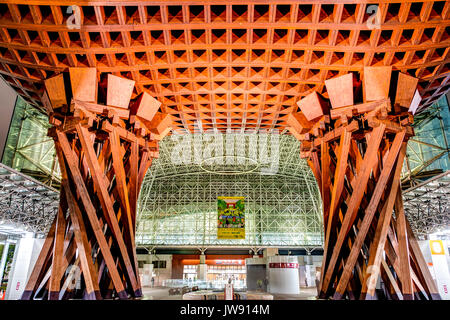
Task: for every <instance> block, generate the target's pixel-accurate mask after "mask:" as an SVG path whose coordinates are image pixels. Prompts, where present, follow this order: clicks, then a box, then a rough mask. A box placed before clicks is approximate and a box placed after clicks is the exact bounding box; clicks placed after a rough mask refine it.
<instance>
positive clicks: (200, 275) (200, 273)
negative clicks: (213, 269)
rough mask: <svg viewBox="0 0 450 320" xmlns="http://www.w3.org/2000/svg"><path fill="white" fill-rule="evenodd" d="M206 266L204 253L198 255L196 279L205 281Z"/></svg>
mask: <svg viewBox="0 0 450 320" xmlns="http://www.w3.org/2000/svg"><path fill="white" fill-rule="evenodd" d="M207 268H208V266H207V265H206V256H205V254H204V253H202V254H201V255H200V264H199V265H198V269H197V279H198V280H203V281H206V274H207V272H208V269H207Z"/></svg>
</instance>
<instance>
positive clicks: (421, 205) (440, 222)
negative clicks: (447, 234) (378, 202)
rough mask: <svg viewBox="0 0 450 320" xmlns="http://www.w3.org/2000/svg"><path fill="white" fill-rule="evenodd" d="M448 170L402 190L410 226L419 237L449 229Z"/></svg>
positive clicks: (449, 182) (449, 191)
mask: <svg viewBox="0 0 450 320" xmlns="http://www.w3.org/2000/svg"><path fill="white" fill-rule="evenodd" d="M449 194H450V170H449V171H446V172H444V173H442V174H440V175H437V176H435V177H433V178H431V179H429V180H427V181H425V182H423V183H421V184H419V185H417V186H414V187H412V188H410V189H408V190H405V191H404V192H403V199H404V207H405V212H406V214H407V217H408V220H409V222H410V224H411V228H412V229H413V231H414V233H415V234H416V235H417V236H419V237H420V238H423V239H426V237H427V235H428V234H431V233H434V232H439V231H443V230H448V229H450V200H449V196H448V195H449Z"/></svg>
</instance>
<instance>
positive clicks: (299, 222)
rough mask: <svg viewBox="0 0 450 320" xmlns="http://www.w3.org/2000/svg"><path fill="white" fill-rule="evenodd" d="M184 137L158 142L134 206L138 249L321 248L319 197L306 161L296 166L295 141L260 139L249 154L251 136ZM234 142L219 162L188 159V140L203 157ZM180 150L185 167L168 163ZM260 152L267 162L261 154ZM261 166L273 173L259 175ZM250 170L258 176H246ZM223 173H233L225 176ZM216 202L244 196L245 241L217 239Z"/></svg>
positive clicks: (178, 161)
mask: <svg viewBox="0 0 450 320" xmlns="http://www.w3.org/2000/svg"><path fill="white" fill-rule="evenodd" d="M190 136H191V137H189V136H188V135H186V136H184V137H174V138H170V137H168V138H167V139H165V140H164V141H162V142H161V143H160V149H159V151H160V157H159V159H157V160H154V163H153V165H152V167H151V170H150V171H149V173H148V174H147V176H146V178H145V180H144V184H143V187H142V190H141V195H140V199H139V217H138V225H137V231H136V243H137V244H138V245H139V246H150V245H156V246H193V247H197V246H203V247H205V246H208V247H210V246H221V247H224V246H225V247H226V246H245V247H271V246H277V247H307V246H308V247H309V246H312V247H320V246H321V245H322V238H323V234H322V233H323V226H322V220H321V201H320V197H319V190H318V187H317V184H316V182H315V179H314V176H313V174H312V172H311V170H310V169H309V167H308V166H307V164H306V162H305V161H303V160H302V161H300V159H299V156H298V154H299V142H298V141H297V140H296V139H295V138H293V137H292V136H287V135H277V136H276V137H271V138H270V139H274V141H271V140H270V139H269V140H268V143H266V142H267V141H265V140H264V139H265V137H263V138H262V141H263V142H261V141H260V140H257V143H256V146H257V148H255V144H254V142H255V140H252V138H251V137H249V134H224V135H220V134H218V135H214V134H211V135H208V134H199V135H197V137H193V135H190ZM218 136H220V137H219V138H218ZM234 138H235V140H234V141H235V146H236V148H234V152H228V153H227V152H226V151H224V152H223V154H224V155H225V156H223V163H212V164H209V165H208V164H207V162H208V158H206V159H205V157H202V156H200V159H198V158H197V159H196V158H195V157H194V153H195V150H196V149H195V146H194V144H195V143H194V141H197V143H198V145H197V147H198V146H200V148H199V149H200V150H203V151H205V150H209V149H211V148H213V149H214V148H216V147H217V148H219V147H218V146H220V145H222V146H225V144H226V141H228V142H229V141H233V139H234ZM196 139H197V140H196ZM227 139H228V140H227ZM189 141H191V142H189ZM180 143H181V145H182V147H184V149H183V150H184V151H185V152H184V153H183V155H182V156H183V157H184V160H183V161H182V159H179V158H175V159H174V157H176V155H177V152H175V151H176V148H180ZM263 145H265V146H267V148H265V147H264V146H263ZM208 146H209V149H208ZM252 148H255V149H257V152H256V154H252V152H251V151H250V150H251V149H252ZM219 149H220V148H219ZM189 150H190V152H192V153H191V154H188V153H189ZM215 150H217V149H215ZM197 151H198V150H197ZM266 151H267V154H268V156H267V157H265V156H264V154H263V153H266ZM275 151H278V158H277V160H278V161H277V164H276V165H275V164H274V163H273V162H270V161H267V159H270V158H271V159H272V160H273V159H274V158H273V157H272V154H271V153H272V152H275ZM218 153H220V151H219V152H218ZM197 155H199V154H197ZM204 155H205V153H203V156H204ZM212 158H214V159H216V160H217V159H219V158H220V156H218V155H217V154H212V155H211V157H210V158H209V159H212ZM243 158H244V160H243ZM249 159H252V160H249ZM233 161H235V162H233ZM238 161H241V163H238ZM174 162H175V163H174ZM250 162H251V163H250ZM230 163H234V164H233V165H232V164H230ZM269 164H270V165H269ZM264 165H265V166H266V169H267V168H269V167H270V168H272V169H274V168H275V167H276V171H275V170H273V171H270V172H269V171H267V170H263V169H264ZM252 166H253V167H252ZM255 166H257V168H258V169H257V170H254V171H252V172H249V171H250V170H253V169H254V167H255ZM231 167H233V169H232V171H230V170H231V169H230V168H231ZM261 170H262V171H261ZM213 172H221V173H222V174H217V173H213ZM228 172H234V174H225V173H228ZM236 172H239V173H241V174H237V173H236ZM245 172H249V173H245ZM268 173H269V174H268ZM218 196H245V206H246V207H245V214H246V239H245V240H218V239H217V236H216V232H217V197H218Z"/></svg>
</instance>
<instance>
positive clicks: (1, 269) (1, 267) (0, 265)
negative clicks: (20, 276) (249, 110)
mask: <svg viewBox="0 0 450 320" xmlns="http://www.w3.org/2000/svg"><path fill="white" fill-rule="evenodd" d="M8 250H9V242H8V241H7V240H6V241H5V246H4V247H3V253H2V259H1V260H0V284H1V283H2V280H3V274H4V273H5V267H6V258H7V257H8Z"/></svg>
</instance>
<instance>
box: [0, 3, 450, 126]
mask: <svg viewBox="0 0 450 320" xmlns="http://www.w3.org/2000/svg"><path fill="white" fill-rule="evenodd" d="M71 5H77V6H79V8H80V9H81V10H80V12H81V14H82V25H81V28H80V29H69V28H68V26H67V20H68V19H70V16H71V15H72V13H70V11H68V8H69V6H71ZM369 5H377V6H378V10H379V12H380V13H381V25H380V28H379V29H377V28H375V29H370V28H369V27H368V24H367V21H368V19H370V16H371V15H372V14H371V13H367V12H371V11H370V9H369V8H368V6H369ZM449 7H450V3H449V2H448V1H424V0H423V1H398V0H397V1H351V0H347V1H345V0H344V1H340V0H339V1H338V0H335V1H326V0H325V1H323V0H322V1H319V0H309V1H308V0H306V1H302V2H301V3H299V2H298V1H284V0H279V1H236V0H227V1H225V0H217V1H209V0H203V1H169V0H160V1H98V0H93V1H79V0H73V1H66V0H55V1H40V0H26V1H25V0H20V1H15V0H9V1H3V0H0V34H1V38H0V41H1V42H0V74H1V76H2V77H3V78H4V79H5V80H6V81H7V82H8V83H9V84H10V85H11V86H13V87H14V88H15V89H16V91H17V92H18V93H19V94H20V95H21V96H23V98H24V99H25V100H27V101H28V102H30V103H31V104H33V105H35V106H36V107H38V108H40V106H41V102H40V96H41V95H42V93H43V90H44V89H43V81H42V80H43V79H46V78H48V77H51V76H53V75H55V74H57V73H60V72H64V71H67V69H68V68H69V67H83V66H85V67H97V68H98V70H99V71H100V73H106V72H111V73H113V74H115V75H118V76H123V77H126V78H129V79H133V80H135V81H136V86H135V92H134V96H135V95H136V94H139V93H140V92H142V91H144V90H147V91H148V92H149V93H151V94H152V95H153V96H154V97H155V98H157V99H158V100H159V101H161V102H162V108H163V111H165V112H167V113H170V114H171V115H172V119H173V123H174V129H175V130H177V131H180V130H182V129H183V128H185V129H188V130H190V131H193V130H194V128H196V127H197V125H196V124H197V123H200V127H201V128H202V129H203V130H206V129H213V128H216V129H218V130H220V131H224V130H225V129H227V128H229V129H237V128H240V129H252V128H257V129H278V130H280V131H283V130H284V129H285V126H286V118H287V114H288V113H290V112H291V111H292V110H294V109H297V105H296V102H297V101H299V100H300V99H301V98H302V97H303V96H305V95H307V94H308V93H310V92H311V91H313V90H316V91H318V92H320V93H322V94H324V95H325V96H327V94H326V92H325V87H324V81H325V80H326V79H330V78H333V77H336V76H338V75H343V74H346V73H348V72H352V71H356V72H359V71H362V70H363V67H364V66H383V65H385V66H393V70H400V71H401V72H404V73H407V74H410V75H413V76H415V77H418V78H420V81H419V91H420V93H421V95H422V97H423V100H422V102H421V107H420V108H422V110H423V108H425V107H427V106H429V105H430V104H431V103H433V102H434V101H435V100H436V99H437V98H439V97H440V96H441V95H442V94H443V93H445V92H446V91H448V89H449V86H450V84H449V77H450V73H449V60H450V59H449V44H450V39H449V33H450V31H449V30H450V29H449V26H450V20H449Z"/></svg>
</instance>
